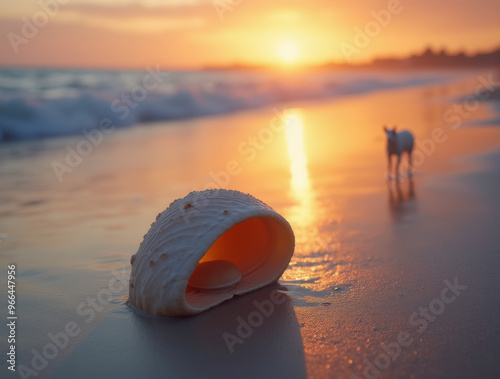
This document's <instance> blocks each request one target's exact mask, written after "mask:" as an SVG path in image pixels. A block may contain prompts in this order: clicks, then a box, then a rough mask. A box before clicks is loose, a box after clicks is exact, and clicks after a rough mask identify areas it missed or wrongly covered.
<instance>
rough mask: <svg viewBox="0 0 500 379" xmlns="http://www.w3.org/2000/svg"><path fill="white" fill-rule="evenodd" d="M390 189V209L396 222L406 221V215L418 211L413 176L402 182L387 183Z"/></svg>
mask: <svg viewBox="0 0 500 379" xmlns="http://www.w3.org/2000/svg"><path fill="white" fill-rule="evenodd" d="M387 188H388V190H389V210H390V213H391V216H392V218H393V220H394V221H395V222H400V221H404V219H405V218H406V217H408V216H409V215H411V214H414V213H415V212H416V211H417V200H416V193H415V183H414V181H413V177H411V176H410V177H408V179H407V180H405V181H403V182H401V181H399V180H396V181H391V182H388V183H387Z"/></svg>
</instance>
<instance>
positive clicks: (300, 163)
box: [285, 110, 314, 228]
mask: <svg viewBox="0 0 500 379" xmlns="http://www.w3.org/2000/svg"><path fill="white" fill-rule="evenodd" d="M285 119H286V121H285V122H286V141H287V147H288V158H289V160H290V168H289V169H290V175H291V177H290V190H291V195H292V198H293V200H294V201H295V204H294V205H293V206H292V207H291V208H290V219H291V222H292V223H294V224H296V225H297V226H299V225H300V228H306V227H308V226H311V225H312V224H313V223H314V212H312V206H313V201H314V199H313V193H312V188H311V181H310V179H309V172H308V169H307V156H306V151H305V147H304V145H305V144H304V125H303V122H302V117H301V114H300V112H299V111H298V110H290V111H288V112H287V114H286V115H285Z"/></svg>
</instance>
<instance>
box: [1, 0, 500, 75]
mask: <svg viewBox="0 0 500 379" xmlns="http://www.w3.org/2000/svg"><path fill="white" fill-rule="evenodd" d="M41 4H47V6H46V7H45V10H43V9H44V7H42V5H41ZM54 4H56V6H55V5H54ZM49 5H50V6H49ZM56 8H58V9H56ZM391 9H392V11H393V12H392V11H391ZM380 11H382V13H378V14H379V15H383V16H384V17H383V16H379V20H378V21H377V20H376V17H375V13H377V12H380ZM388 15H389V17H390V19H388V18H387V16H388ZM498 15H500V1H498V0H480V1H473V0H467V1H464V0H439V1H436V0H413V1H412V0H401V1H398V0H390V1H387V0H385V1H379V0H373V1H356V2H354V1H347V0H266V1H264V0H260V1H258V0H163V1H162V0H156V1H155V0H135V1H134V0H100V1H83V0H59V2H56V0H40V1H33V0H17V1H15V2H14V1H10V0H0V34H1V36H2V38H1V39H0V52H1V53H0V65H4V66H6V65H7V66H43V67H46V66H57V67H102V68H115V67H116V68H143V67H145V66H147V65H157V64H160V65H161V66H162V67H170V68H194V67H201V66H205V65H226V64H233V63H245V64H273V65H291V64H297V65H298V64H318V63H324V62H328V61H335V62H344V61H346V58H347V56H346V51H350V53H348V54H347V55H349V56H348V58H349V59H350V61H354V62H356V61H358V62H360V61H368V60H370V59H372V58H373V57H380V56H388V55H394V56H405V55H408V54H410V53H416V52H421V51H422V50H423V49H424V48H425V47H426V46H432V47H434V48H436V49H440V48H443V47H446V49H447V50H448V51H450V52H458V51H459V50H464V51H465V52H468V53H474V52H477V51H487V50H491V49H493V48H497V47H499V46H500V28H499V27H498V25H499V20H498ZM23 18H24V19H23ZM26 20H29V21H31V22H35V23H38V24H39V25H41V26H39V27H37V26H35V27H34V28H35V30H33V27H31V28H29V27H27V26H26V25H27V24H26ZM376 23H378V25H379V26H377V24H376ZM381 23H385V24H386V25H385V26H381V25H380V24H381ZM23 25H24V26H23ZM356 28H359V29H361V30H365V29H366V28H368V30H369V31H370V33H371V34H372V36H371V37H368V41H367V42H366V41H365V42H363V43H364V45H363V46H360V44H359V43H358V44H356V42H355V38H356V36H357V34H358V32H357V30H359V29H356ZM370 28H371V29H370ZM349 47H354V48H355V49H354V50H346V49H347V48H349Z"/></svg>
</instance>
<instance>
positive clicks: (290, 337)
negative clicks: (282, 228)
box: [54, 285, 306, 379]
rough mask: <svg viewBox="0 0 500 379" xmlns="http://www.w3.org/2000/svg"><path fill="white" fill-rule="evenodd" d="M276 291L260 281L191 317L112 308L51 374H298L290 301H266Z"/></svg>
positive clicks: (296, 329)
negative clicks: (254, 288)
mask: <svg viewBox="0 0 500 379" xmlns="http://www.w3.org/2000/svg"><path fill="white" fill-rule="evenodd" d="M282 289H283V287H281V286H279V285H272V286H268V287H265V288H262V289H260V290H258V291H255V292H253V293H250V294H247V295H244V296H241V297H237V298H234V299H232V300H231V301H228V302H226V303H224V304H222V305H220V306H218V307H216V308H214V309H212V310H210V311H208V312H205V313H203V314H200V315H197V316H192V317H178V318H168V317H165V318H157V317H152V316H144V315H143V314H142V313H139V312H135V311H133V310H132V309H130V308H128V307H126V308H127V309H121V310H118V311H116V312H114V313H112V314H111V315H110V316H109V317H107V318H106V319H105V320H104V321H103V322H102V323H101V325H100V326H99V327H98V328H97V329H96V330H94V332H93V333H92V334H90V335H89V336H88V337H87V338H86V339H85V341H83V342H82V343H81V344H80V345H79V346H78V347H77V348H76V349H75V350H74V351H73V353H72V354H71V355H70V356H68V358H66V359H65V361H64V362H63V363H62V365H61V366H60V367H59V370H58V371H57V372H56V374H55V375H54V378H67V377H70V376H71V377H72V378H75V379H77V378H89V377H107V378H130V377H159V376H161V377H168V378H202V377H203V378H221V377H224V378H229V377H231V378H260V377H283V378H305V377H306V369H305V360H304V346H303V343H302V337H301V333H300V326H299V323H298V321H297V318H296V315H295V312H294V309H293V302H292V299H291V298H290V297H288V296H287V295H285V294H283V293H281V297H280V300H281V301H283V302H282V303H281V304H276V303H272V304H273V308H272V309H271V307H270V306H269V304H270V301H271V299H272V298H273V297H272V296H273V292H274V294H276V291H277V290H279V291H280V292H282V291H281V290H282ZM256 304H265V309H266V310H265V311H262V308H259V306H258V305H256ZM122 308H123V307H122ZM245 324H246V326H242V325H245ZM252 324H253V325H252ZM159 373H163V374H159Z"/></svg>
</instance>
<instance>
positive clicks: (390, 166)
mask: <svg viewBox="0 0 500 379" xmlns="http://www.w3.org/2000/svg"><path fill="white" fill-rule="evenodd" d="M391 173H392V163H391V154H387V178H388V179H390V178H391Z"/></svg>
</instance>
